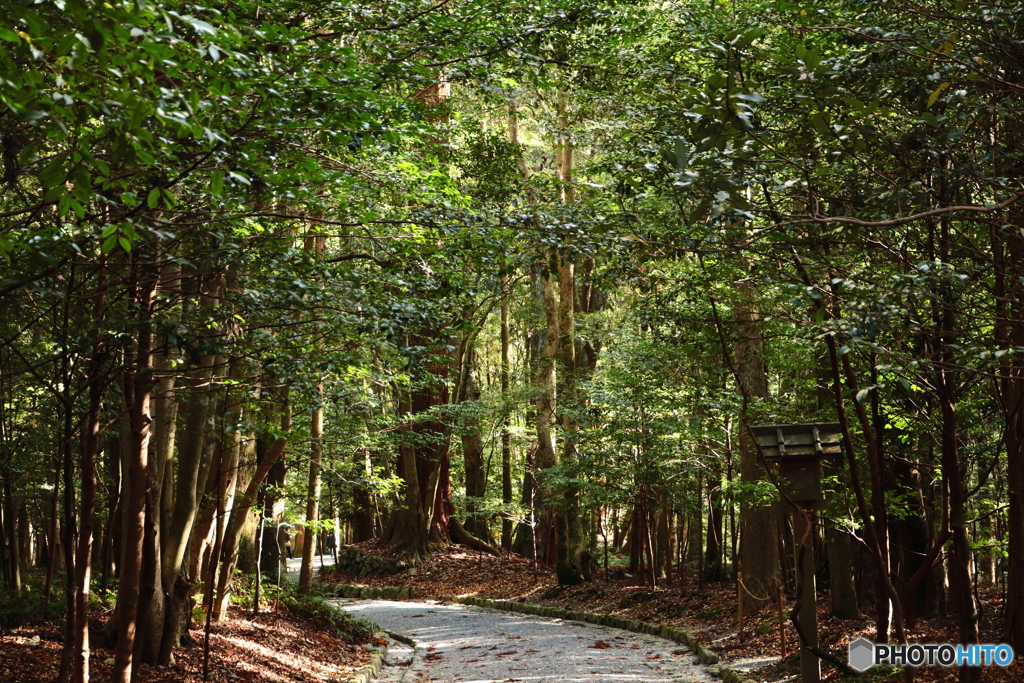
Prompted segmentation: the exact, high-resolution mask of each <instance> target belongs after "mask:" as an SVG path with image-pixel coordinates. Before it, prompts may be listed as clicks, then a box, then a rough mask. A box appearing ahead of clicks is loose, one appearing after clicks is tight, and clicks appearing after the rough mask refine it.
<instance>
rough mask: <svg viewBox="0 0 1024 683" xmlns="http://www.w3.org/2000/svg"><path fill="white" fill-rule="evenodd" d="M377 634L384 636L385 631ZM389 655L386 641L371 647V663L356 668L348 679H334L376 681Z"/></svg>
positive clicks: (362, 682) (356, 682)
mask: <svg viewBox="0 0 1024 683" xmlns="http://www.w3.org/2000/svg"><path fill="white" fill-rule="evenodd" d="M375 635H381V636H383V635H384V633H380V634H375ZM388 635H391V634H390V633H389V634H388ZM392 637H393V636H392ZM395 640H399V639H398V638H395ZM403 642H404V641H403ZM387 656H388V646H387V644H386V643H385V644H384V645H377V646H375V647H372V648H370V663H369V664H363V665H362V666H361V667H359V668H358V669H356V670H355V672H353V673H352V675H350V676H349V677H348V678H346V679H342V678H337V679H332V680H337V681H342V680H344V681H345V683H370V681H375V680H377V674H378V673H379V672H380V667H381V664H382V663H383V662H384V660H385V659H386V658H387Z"/></svg>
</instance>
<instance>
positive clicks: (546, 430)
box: [534, 259, 560, 561]
mask: <svg viewBox="0 0 1024 683" xmlns="http://www.w3.org/2000/svg"><path fill="white" fill-rule="evenodd" d="M537 269H538V274H537V276H538V284H539V287H538V288H537V294H538V297H539V303H540V305H541V310H542V311H543V312H544V321H545V330H544V332H543V333H542V335H541V344H540V352H539V353H538V354H537V367H536V371H535V373H534V391H535V397H536V398H535V399H534V406H535V417H536V430H537V452H536V455H535V456H534V465H535V467H536V471H537V475H538V480H539V482H538V483H539V484H540V485H539V487H538V490H537V492H536V495H535V497H534V510H535V516H536V519H537V524H536V527H535V528H534V534H535V542H536V545H537V559H539V560H542V561H546V560H545V558H547V557H549V555H550V552H551V550H552V548H549V547H548V545H547V543H548V541H549V539H550V533H549V531H550V528H549V524H550V518H551V508H552V507H553V505H554V503H555V501H554V500H553V497H552V494H551V491H550V490H549V488H548V484H547V481H546V479H545V476H544V475H545V473H546V471H548V470H551V469H553V468H554V467H555V466H556V465H557V464H558V460H557V457H556V455H555V443H554V437H553V434H552V427H553V426H554V422H555V358H556V356H557V354H558V336H559V332H560V329H559V322H558V301H557V299H556V298H555V287H554V274H553V273H552V265H551V263H550V262H549V261H548V260H546V259H545V260H542V261H541V262H540V263H539V264H538V266H537Z"/></svg>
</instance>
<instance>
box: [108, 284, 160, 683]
mask: <svg viewBox="0 0 1024 683" xmlns="http://www.w3.org/2000/svg"><path fill="white" fill-rule="evenodd" d="M153 291H154V283H153V281H152V280H148V281H144V282H142V283H140V284H139V285H138V292H137V293H136V295H135V297H134V301H133V303H135V305H136V309H137V311H138V319H139V320H142V321H144V322H142V323H140V326H139V332H138V341H137V344H136V358H135V360H134V363H133V365H131V366H130V367H129V368H128V369H127V370H126V371H125V394H126V395H127V396H128V397H129V399H130V400H129V401H128V418H129V422H130V425H131V441H130V448H129V450H128V453H127V455H128V468H127V473H128V476H127V478H126V479H127V481H126V484H127V486H126V491H127V494H126V495H125V497H124V499H125V505H124V517H123V519H124V541H123V543H122V546H121V562H120V583H119V585H118V591H117V619H118V623H117V626H118V629H117V648H116V650H115V656H114V681H115V683H130V681H131V680H132V664H133V658H134V650H135V640H136V627H137V621H136V618H137V616H138V610H139V592H140V583H139V582H140V579H141V574H142V549H143V542H144V536H145V522H146V489H147V484H148V481H147V479H148V468H149V439H150V424H151V422H152V418H151V416H150V397H151V395H152V390H153V385H152V377H151V374H152V367H153V354H152V352H153V330H152V327H151V325H150V323H149V322H148V320H149V318H150V315H151V311H152V308H153Z"/></svg>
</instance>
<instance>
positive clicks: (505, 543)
mask: <svg viewBox="0 0 1024 683" xmlns="http://www.w3.org/2000/svg"><path fill="white" fill-rule="evenodd" d="M508 286H509V277H508V275H506V276H504V277H503V278H502V280H501V289H502V292H503V293H504V296H503V297H502V300H501V403H502V418H501V502H502V503H503V504H504V505H505V508H506V509H509V508H511V506H512V435H511V433H510V432H509V421H510V420H511V417H512V410H511V406H510V405H509V400H510V398H509V380H510V375H511V372H510V364H509V348H508V346H509V335H508V333H509V329H508V297H509V293H508V292H506V291H505V290H507V289H508ZM501 547H502V548H504V549H505V550H511V549H512V518H511V517H510V516H509V514H508V513H506V514H505V515H503V516H502V520H501Z"/></svg>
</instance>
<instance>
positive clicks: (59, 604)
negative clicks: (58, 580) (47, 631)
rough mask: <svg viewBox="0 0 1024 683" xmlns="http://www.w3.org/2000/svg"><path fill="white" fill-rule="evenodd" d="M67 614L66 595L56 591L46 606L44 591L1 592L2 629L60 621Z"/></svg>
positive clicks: (0, 616) (0, 620)
mask: <svg viewBox="0 0 1024 683" xmlns="http://www.w3.org/2000/svg"><path fill="white" fill-rule="evenodd" d="M65 614H67V603H66V601H65V599H64V593H63V592H59V591H56V590H55V591H54V592H53V595H52V596H51V598H50V604H46V600H45V599H44V598H43V593H42V591H39V590H31V589H28V588H26V589H25V590H22V591H21V592H20V593H14V592H9V591H0V628H8V629H10V628H19V627H21V626H25V625H26V624H31V623H35V622H40V621H59V620H62V619H63V618H64V615H65Z"/></svg>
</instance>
